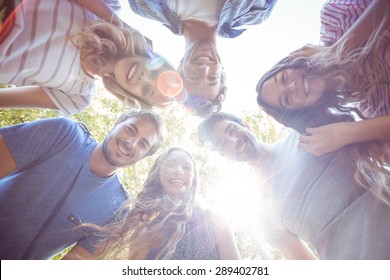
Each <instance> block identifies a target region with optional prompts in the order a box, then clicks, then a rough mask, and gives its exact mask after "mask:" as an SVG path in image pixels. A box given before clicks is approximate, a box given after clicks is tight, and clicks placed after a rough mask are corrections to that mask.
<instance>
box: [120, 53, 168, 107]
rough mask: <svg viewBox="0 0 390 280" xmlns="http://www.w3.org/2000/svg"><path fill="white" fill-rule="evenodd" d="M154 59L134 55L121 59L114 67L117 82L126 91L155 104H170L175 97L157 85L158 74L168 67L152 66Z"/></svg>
mask: <svg viewBox="0 0 390 280" xmlns="http://www.w3.org/2000/svg"><path fill="white" fill-rule="evenodd" d="M152 64H153V60H152V59H149V58H146V57H142V56H132V57H125V58H121V59H119V60H118V61H117V62H116V63H115V65H114V69H113V74H114V77H115V80H116V81H117V83H118V84H119V85H120V86H121V87H122V88H123V89H125V90H126V91H128V92H130V93H132V94H133V95H135V96H137V97H139V98H140V99H142V100H143V101H144V102H145V103H148V104H150V105H155V106H164V105H169V104H171V103H172V102H173V98H170V97H168V96H166V95H164V94H163V93H162V92H161V91H160V90H159V88H158V86H157V79H158V76H159V75H160V74H161V73H162V72H164V71H165V70H166V69H165V67H163V66H160V67H155V68H153V67H151V65H152Z"/></svg>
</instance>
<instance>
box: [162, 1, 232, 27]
mask: <svg viewBox="0 0 390 280" xmlns="http://www.w3.org/2000/svg"><path fill="white" fill-rule="evenodd" d="M226 1H227V0H211V1H210V0H197V1H193V0H168V1H167V2H168V5H169V6H170V8H171V10H172V11H174V12H175V13H176V14H177V15H178V16H179V17H180V19H181V20H188V19H194V20H198V21H203V22H206V23H208V24H214V25H216V24H218V21H219V14H220V13H221V10H222V7H223V5H224V4H225V2H226Z"/></svg>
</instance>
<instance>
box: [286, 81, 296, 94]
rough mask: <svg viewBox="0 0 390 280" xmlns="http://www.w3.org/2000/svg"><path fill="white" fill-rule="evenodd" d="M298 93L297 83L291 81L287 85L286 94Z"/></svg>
mask: <svg viewBox="0 0 390 280" xmlns="http://www.w3.org/2000/svg"><path fill="white" fill-rule="evenodd" d="M297 92H298V87H297V81H291V82H290V83H289V84H288V85H287V94H294V93H297Z"/></svg>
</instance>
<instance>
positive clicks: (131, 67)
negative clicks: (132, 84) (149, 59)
mask: <svg viewBox="0 0 390 280" xmlns="http://www.w3.org/2000/svg"><path fill="white" fill-rule="evenodd" d="M137 69H138V63H134V64H132V65H129V67H128V70H127V76H126V80H127V81H130V80H131V79H132V78H133V77H134V74H135V72H136V71H137Z"/></svg>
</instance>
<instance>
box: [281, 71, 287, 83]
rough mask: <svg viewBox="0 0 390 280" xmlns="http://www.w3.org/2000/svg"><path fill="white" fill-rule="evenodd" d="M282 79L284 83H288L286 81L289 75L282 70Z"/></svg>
mask: <svg viewBox="0 0 390 280" xmlns="http://www.w3.org/2000/svg"><path fill="white" fill-rule="evenodd" d="M281 80H282V84H286V82H287V76H286V73H284V72H282V77H281Z"/></svg>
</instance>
